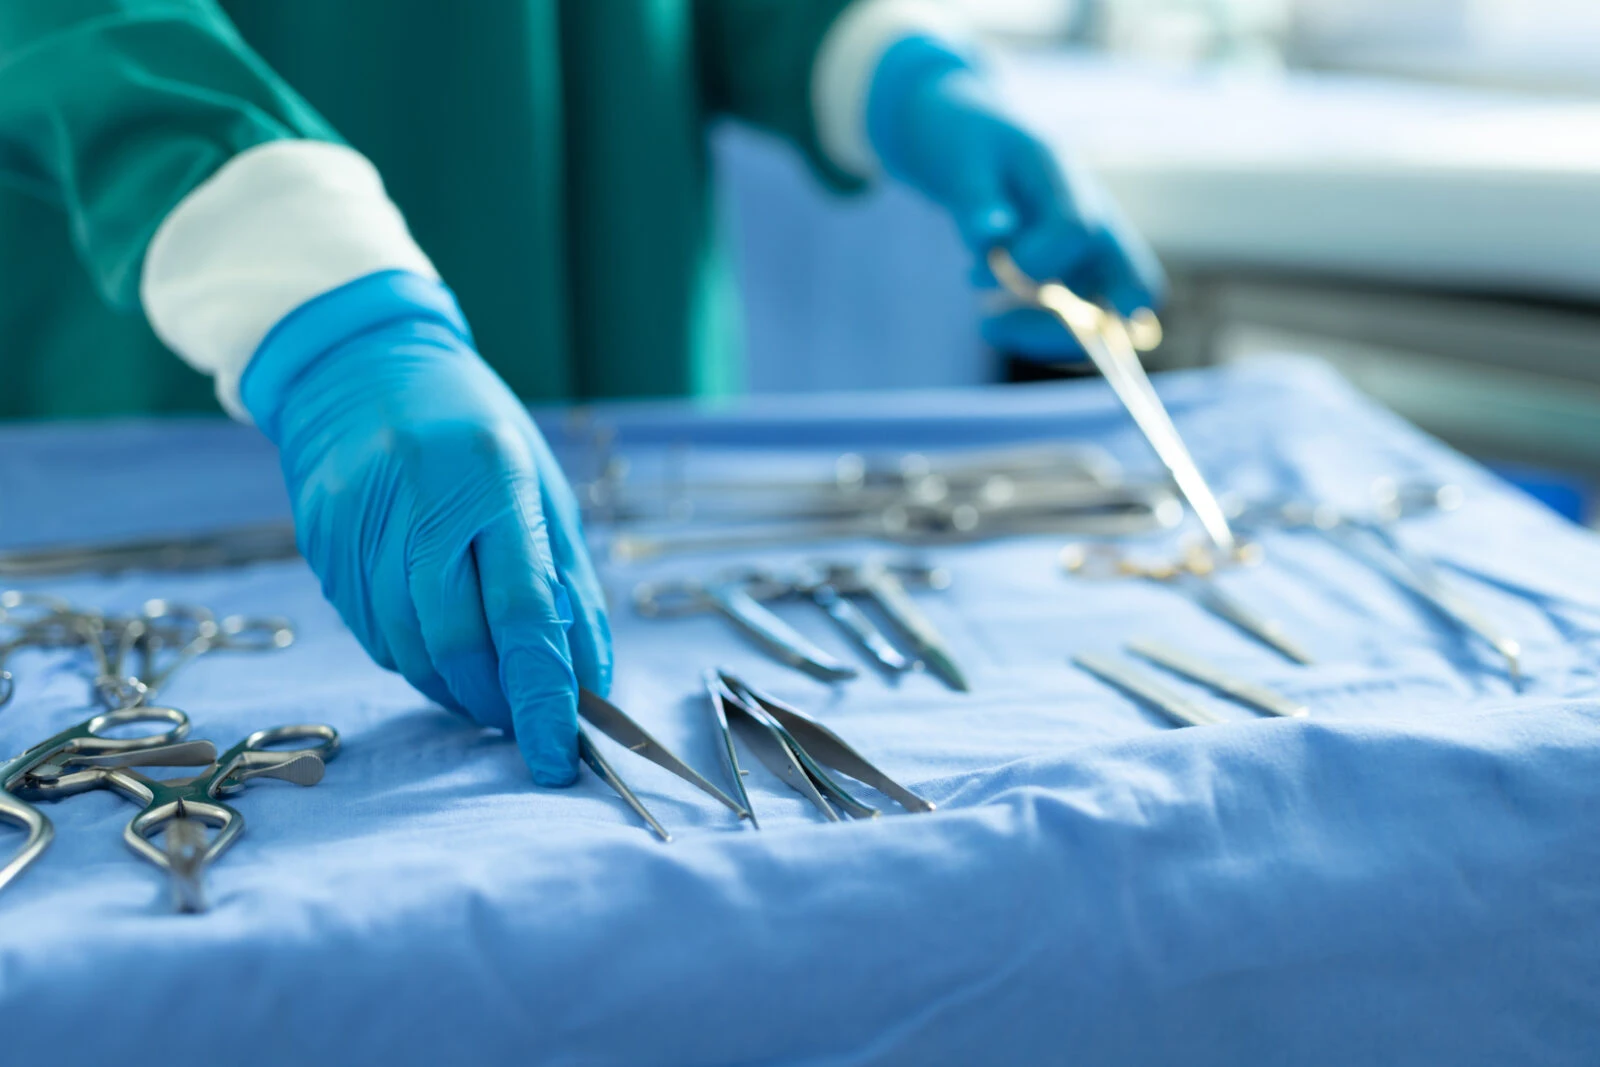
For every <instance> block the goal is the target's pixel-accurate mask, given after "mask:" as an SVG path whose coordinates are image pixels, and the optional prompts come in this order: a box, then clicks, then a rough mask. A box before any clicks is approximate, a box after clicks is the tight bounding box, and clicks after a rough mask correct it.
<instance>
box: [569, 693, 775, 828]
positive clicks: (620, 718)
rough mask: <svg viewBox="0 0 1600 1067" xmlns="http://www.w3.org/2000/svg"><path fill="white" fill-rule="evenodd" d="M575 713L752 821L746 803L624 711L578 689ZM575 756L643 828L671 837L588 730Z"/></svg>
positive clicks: (582, 734)
mask: <svg viewBox="0 0 1600 1067" xmlns="http://www.w3.org/2000/svg"><path fill="white" fill-rule="evenodd" d="M578 714H579V715H581V716H582V717H583V718H584V719H585V720H586V721H587V722H588V723H589V725H591V726H593V727H594V728H595V729H596V730H599V731H600V732H601V733H603V734H605V735H606V736H607V737H609V738H611V740H613V741H615V742H616V743H617V744H619V745H621V746H622V747H624V748H626V749H628V750H629V751H630V752H633V753H635V754H636V755H639V756H643V757H644V758H645V759H647V760H649V761H650V762H651V763H654V764H655V765H657V766H658V767H663V768H665V769H667V770H669V771H671V772H672V773H673V774H675V775H677V776H678V777H679V778H682V779H683V780H684V781H686V782H688V783H689V784H690V785H692V786H694V787H695V788H696V789H699V790H700V791H701V792H703V793H705V794H706V795H707V796H709V797H711V798H712V799H713V800H716V801H717V802H718V803H721V804H724V805H726V806H727V808H728V809H729V810H730V811H732V812H733V813H734V814H735V815H737V816H739V818H741V819H751V821H754V818H753V817H752V815H751V814H750V808H749V805H748V803H746V804H740V803H739V802H737V801H735V800H734V799H732V798H731V797H729V796H728V794H726V793H724V792H723V791H722V790H720V789H718V788H717V787H716V786H714V785H712V784H711V783H710V782H708V781H706V779H705V778H704V777H702V776H701V775H700V773H699V772H698V771H696V770H695V769H694V768H693V767H691V766H689V765H688V764H687V763H685V762H683V760H681V759H679V758H678V757H677V756H676V755H674V754H673V752H672V750H671V749H669V748H668V747H667V746H666V745H663V744H662V743H661V742H660V741H657V740H656V739H655V738H654V737H652V736H651V735H650V733H649V732H648V731H647V730H645V728H644V727H642V726H640V725H639V724H638V723H637V722H635V721H633V719H632V718H631V717H630V716H629V715H628V714H627V712H625V711H623V710H622V709H621V708H619V707H617V706H616V705H615V704H613V703H611V702H610V701H609V700H606V699H605V698H604V697H602V696H600V695H599V694H598V693H594V692H591V691H590V690H588V689H582V688H580V689H579V690H578ZM578 756H579V758H580V759H582V760H583V762H584V763H586V764H588V765H589V769H590V770H592V771H594V773H595V774H597V775H599V776H600V777H601V778H602V779H604V781H605V783H606V784H607V785H609V786H610V787H611V788H612V789H614V790H616V792H617V795H618V796H620V797H621V798H622V799H623V801H624V802H625V803H626V804H627V805H628V807H630V808H632V809H633V810H634V813H635V814H637V815H638V816H639V818H641V819H643V820H644V822H645V825H646V826H648V827H650V829H651V830H653V831H654V832H655V834H656V836H657V837H659V838H661V840H663V841H671V840H672V835H671V834H669V833H667V830H666V828H665V827H664V826H662V825H661V823H660V822H659V821H658V820H657V819H656V817H655V816H654V815H652V814H650V809H649V808H647V807H645V806H644V802H643V801H642V800H640V799H639V797H638V796H637V795H636V794H635V793H634V791H633V790H632V789H629V788H628V783H626V782H624V781H623V780H622V776H621V775H619V774H618V773H617V772H616V770H615V769H614V768H613V767H612V766H611V764H610V763H609V762H608V761H607V760H606V758H605V757H604V756H603V755H601V754H600V750H599V749H598V748H597V747H596V746H595V744H594V741H593V740H592V739H591V738H590V737H589V733H588V731H587V730H585V729H584V728H583V727H581V726H580V727H578Z"/></svg>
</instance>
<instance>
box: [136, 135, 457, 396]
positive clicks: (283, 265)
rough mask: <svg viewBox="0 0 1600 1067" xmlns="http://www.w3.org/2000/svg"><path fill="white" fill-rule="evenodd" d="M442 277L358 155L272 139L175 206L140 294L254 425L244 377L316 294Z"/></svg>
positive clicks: (157, 324) (149, 254) (155, 242)
mask: <svg viewBox="0 0 1600 1067" xmlns="http://www.w3.org/2000/svg"><path fill="white" fill-rule="evenodd" d="M382 270H405V271H411V272H412V273H415V274H420V275H422V276H424V277H427V278H435V279H437V278H438V276H439V275H438V272H437V271H435V270H434V268H433V264H432V263H431V262H429V260H428V257H427V256H425V255H424V254H423V252H422V249H420V248H418V247H417V244H416V242H415V241H413V240H412V239H411V233H410V231H409V230H407V229H406V223H405V219H404V218H402V217H401V215H400V210H399V208H397V207H395V205H394V203H393V202H392V201H390V199H389V197H388V195H387V194H386V193H385V192H384V189H383V180H382V179H381V178H379V176H378V171H377V169H376V168H375V167H373V165H372V164H371V163H370V162H368V161H367V158H366V157H365V156H363V155H361V153H359V152H357V151H355V150H354V149H351V148H347V147H345V146H344V145H338V144H331V143H328V142H325V141H298V140H290V141H272V142H269V143H267V144H263V145H258V146H256V147H254V148H251V149H247V150H246V151H244V152H241V153H239V154H238V155H237V156H235V157H234V158H233V159H231V160H229V161H228V162H227V163H226V164H224V165H223V166H222V168H221V169H220V170H218V171H217V172H216V173H215V174H213V175H212V176H211V177H210V178H208V179H207V180H206V181H205V182H203V183H201V184H200V185H199V186H197V187H195V189H193V190H192V191H191V192H190V193H189V195H188V196H186V197H184V198H183V200H181V201H180V202H179V203H178V206H177V207H175V208H173V209H172V212H171V213H170V214H168V216H167V217H166V219H165V220H163V222H162V223H161V226H160V227H159V228H158V229H157V230H156V234H155V237H154V238H153V239H152V240H151V242H150V247H149V249H148V250H147V251H146V253H145V260H144V270H143V273H142V275H141V277H140V284H139V296H140V300H141V302H142V303H143V304H144V312H145V315H146V317H147V318H148V319H149V320H150V325H151V327H152V328H153V329H154V330H155V332H156V336H157V337H160V338H161V340H162V341H163V342H165V343H166V345H167V347H169V348H171V349H172V350H173V351H174V352H176V353H177V354H178V355H179V356H181V357H182V358H183V359H184V361H185V362H187V363H188V364H189V365H190V366H192V367H194V368H195V369H196V370H200V371H203V372H204V373H206V374H210V375H212V376H213V377H214V378H215V379H216V388H217V399H219V400H220V401H221V402H222V406H223V407H224V408H225V409H227V411H228V413H229V414H231V415H232V416H233V417H234V418H237V419H240V420H241V421H245V422H248V421H250V416H249V414H248V413H247V412H246V411H245V410H244V406H243V405H242V404H241V403H240V401H239V379H240V378H241V377H242V376H243V374H244V370H245V367H246V365H247V364H249V362H250V358H251V357H252V356H253V355H255V351H256V349H257V348H258V347H260V345H261V342H262V340H263V339H265V337H266V336H267V334H268V332H270V331H271V330H272V328H273V327H274V326H276V325H277V324H278V322H279V321H280V320H282V319H283V317H284V316H285V315H287V314H289V313H290V312H291V311H293V310H294V309H295V308H297V307H299V306H300V305H301V304H304V303H305V302H306V301H308V300H310V299H312V298H313V297H316V296H320V295H321V294H323V293H326V292H328V291H330V290H333V289H337V288H338V287H339V286H341V285H345V284H346V283H348V282H352V281H355V280H356V279H357V278H361V277H364V276H366V275H368V274H372V273H374V272H376V271H382Z"/></svg>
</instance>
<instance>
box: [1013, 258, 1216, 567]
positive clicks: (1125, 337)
mask: <svg viewBox="0 0 1600 1067" xmlns="http://www.w3.org/2000/svg"><path fill="white" fill-rule="evenodd" d="M989 269H990V271H991V272H992V273H993V274H994V276H995V278H996V280H998V281H999V282H1000V284H1001V285H1003V286H1005V288H1006V289H1007V290H1009V291H1010V293H1011V295H1012V296H1014V297H1016V298H1017V299H1018V300H1021V301H1023V302H1025V303H1027V304H1030V305H1032V306H1034V307H1038V308H1042V309H1044V310H1045V311H1048V312H1050V313H1051V314H1053V315H1054V316H1055V317H1056V318H1057V319H1059V320H1061V324H1062V325H1063V326H1065V327H1066V328H1067V330H1068V332H1070V333H1071V334H1072V336H1073V337H1074V338H1076V339H1077V341H1078V344H1080V345H1081V346H1083V350H1084V351H1085V352H1086V353H1088V355H1089V358H1090V360H1092V361H1093V362H1094V365H1095V367H1096V368H1097V369H1098V370H1099V371H1100V374H1101V375H1102V376H1103V377H1104V378H1105V380H1106V382H1107V383H1108V384H1109V385H1110V386H1111V390H1112V392H1114V393H1115V394H1116V395H1117V399H1118V400H1120V401H1122V406H1123V407H1124V408H1126V409H1127V411H1128V414H1129V415H1131V416H1132V417H1133V421H1134V423H1135V424H1136V425H1137V426H1138V427H1139V431H1140V432H1141V433H1143V434H1144V437H1145V440H1146V441H1148V442H1150V447H1151V448H1153V449H1154V450H1155V453H1156V455H1157V456H1158V457H1159V458H1160V459H1161V462H1162V464H1163V465H1164V466H1165V467H1166V468H1167V470H1168V471H1170V472H1171V474H1172V478H1173V481H1175V482H1176V483H1177V485H1178V491H1179V492H1180V493H1182V494H1183V497H1184V499H1185V500H1187V501H1188V502H1189V506H1190V507H1191V508H1193V509H1194V513H1195V517H1196V518H1198V519H1199V520H1200V525H1201V526H1202V527H1204V528H1205V531H1206V536H1207V537H1209V538H1210V539H1211V542H1212V544H1214V545H1215V546H1216V548H1217V550H1218V551H1219V552H1220V553H1222V555H1223V557H1224V558H1228V557H1231V556H1232V555H1233V554H1234V552H1235V550H1236V547H1237V546H1236V542H1235V540H1234V536H1233V530H1232V528H1231V527H1230V526H1229V525H1228V516H1227V514H1226V513H1225V512H1224V511H1223V509H1222V505H1221V504H1220V503H1218V502H1217V497H1216V494H1215V493H1213V492H1212V491H1211V486H1210V485H1209V484H1208V483H1207V482H1206V479H1205V476H1204V475H1203V474H1201V473H1200V468H1199V467H1198V466H1196V465H1195V462H1194V457H1193V456H1192V455H1190V454H1189V446H1188V445H1186V444H1184V442H1183V437H1182V436H1181V435H1180V434H1179V433H1178V428H1177V427H1176V426H1174V425H1173V423H1172V417H1171V416H1170V415H1169V414H1168V413H1167V409H1166V405H1164V404H1162V402H1161V398H1160V397H1159V396H1157V395H1156V391H1155V389H1154V387H1152V386H1151V384H1150V378H1149V376H1148V375H1146V374H1145V371H1144V365H1143V364H1141V363H1140V362H1139V352H1138V349H1137V348H1136V346H1135V345H1134V341H1133V337H1132V334H1131V333H1130V329H1138V330H1140V331H1141V332H1154V330H1155V329H1158V328H1159V327H1158V326H1157V325H1156V324H1155V321H1154V316H1153V315H1152V316H1150V318H1149V320H1148V321H1145V320H1143V319H1141V320H1140V321H1139V322H1136V323H1132V324H1130V323H1129V322H1128V320H1126V319H1124V318H1123V317H1122V316H1121V315H1119V314H1117V313H1116V312H1114V311H1109V310H1107V309H1105V308H1102V307H1100V306H1099V305H1097V304H1091V303H1090V302H1089V301H1087V300H1084V299H1083V298H1082V297H1080V296H1078V295H1077V294H1076V293H1074V292H1073V291H1072V290H1070V289H1068V288H1067V287H1066V286H1065V285H1063V284H1061V283H1060V282H1059V281H1045V282H1037V281H1034V280H1033V279H1032V278H1030V277H1028V275H1027V274H1025V273H1024V272H1023V270H1022V268H1020V267H1018V266H1017V263H1016V261H1015V260H1014V259H1012V258H1011V255H1010V253H1008V252H1007V251H1006V250H1005V249H1003V248H999V247H996V248H993V249H991V250H990V252H989Z"/></svg>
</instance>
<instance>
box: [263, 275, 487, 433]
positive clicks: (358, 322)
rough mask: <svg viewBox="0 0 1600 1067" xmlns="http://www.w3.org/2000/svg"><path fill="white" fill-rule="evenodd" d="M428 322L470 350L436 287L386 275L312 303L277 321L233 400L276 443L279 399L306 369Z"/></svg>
mask: <svg viewBox="0 0 1600 1067" xmlns="http://www.w3.org/2000/svg"><path fill="white" fill-rule="evenodd" d="M418 321H422V322H431V323H434V324H436V325H438V326H442V327H444V328H445V329H447V330H449V331H450V332H451V333H453V334H455V336H456V337H458V338H459V339H460V340H461V341H462V342H463V343H465V344H466V345H468V346H470V345H471V344H472V332H471V331H470V330H469V329H468V328H467V320H466V318H465V316H463V315H462V314H461V307H460V305H458V304H457V303H456V298H455V295H454V294H453V293H451V292H450V290H449V289H447V288H446V287H445V285H444V283H442V282H438V281H435V280H433V279H432V278H424V277H423V276H422V275H420V274H412V273H410V272H409V271H400V270H386V271H379V272H377V273H376V274H368V275H366V276H365V277H362V278H357V279H356V280H355V281H353V282H349V283H348V284H345V285H341V286H340V287H339V288H337V289H330V290H329V291H328V292H326V293H323V294H322V295H321V296H317V297H314V298H312V299H310V300H308V301H306V302H305V303H304V304H301V305H300V306H299V307H297V308H295V309H294V310H293V311H291V312H289V314H287V315H285V316H284V317H283V318H282V319H280V320H279V321H278V324H277V325H276V326H274V327H273V328H272V329H271V331H269V332H268V333H267V336H266V337H265V338H263V339H262V341H261V345H260V347H259V348H257V349H256V352H255V355H254V356H252V357H251V358H250V363H249V365H248V366H247V367H245V371H244V377H243V378H242V379H241V380H240V382H239V398H240V400H241V401H243V403H244V406H245V410H247V411H249V412H250V416H251V418H253V419H255V421H256V425H257V426H259V427H260V428H261V431H262V432H263V433H265V434H266V435H267V437H268V438H269V439H271V440H273V441H277V440H278V414H279V412H280V410H281V409H282V407H283V398H284V396H285V394H286V393H287V392H288V390H289V388H290V387H291V386H292V385H293V384H294V381H295V379H296V378H298V377H299V376H300V375H301V374H302V373H304V372H305V370H306V368H307V367H310V366H311V365H312V364H314V363H316V362H317V361H319V360H321V359H323V358H324V357H325V356H327V355H328V354H329V353H331V352H334V351H335V350H337V349H339V348H341V347H342V346H344V345H345V344H347V343H348V342H350V341H352V340H354V339H355V338H357V337H360V336H362V335H363V334H366V333H370V332H371V331H373V330H375V329H378V328H380V327H382V326H387V325H389V324H391V323H395V322H418Z"/></svg>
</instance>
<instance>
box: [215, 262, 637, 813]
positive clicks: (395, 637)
mask: <svg viewBox="0 0 1600 1067" xmlns="http://www.w3.org/2000/svg"><path fill="white" fill-rule="evenodd" d="M241 395H242V399H243V401H244V404H245V407H246V408H247V409H248V410H249V411H250V414H251V415H252V416H254V418H255V420H256V424H257V425H258V426H259V427H260V428H261V429H262V430H263V431H264V432H265V433H266V435H267V436H268V437H269V438H271V440H272V442H273V443H274V444H276V445H277V446H278V450H279V454H280V459H281V461H282V465H283V473H284V478H285V479H286V480H287V482H288V486H289V496H290V500H291V502H292V505H293V509H294V518H295V527H296V530H297V531H298V535H297V540H298V542H299V546H300V550H301V552H302V553H303V554H304V555H305V558H306V560H307V561H308V562H309V563H310V564H311V568H312V570H314V571H315V572H316V573H317V576H318V577H319V578H320V579H321V581H322V589H323V592H324V593H325V594H326V595H327V597H328V599H329V600H330V601H332V602H333V604H334V606H335V607H337V608H338V610H339V614H340V615H341V616H342V617H343V618H344V621H345V622H346V623H347V624H348V625H349V627H350V628H351V629H352V630H353V631H355V634H356V636H357V638H359V639H360V641H361V644H362V646H363V647H365V648H366V650H367V652H368V653H370V654H371V656H372V658H373V659H374V660H376V661H377V662H378V663H379V664H381V665H382V666H384V667H386V668H388V669H390V670H395V671H399V672H400V673H401V674H402V675H403V676H404V677H405V678H406V680H407V681H409V682H410V683H411V684H412V685H414V686H415V687H416V688H417V689H418V690H420V691H421V692H422V693H423V694H424V695H426V696H427V697H428V698H430V699H431V700H434V701H436V702H437V703H439V704H441V705H443V706H444V707H446V708H449V709H451V710H453V711H457V712H461V713H463V714H466V715H468V716H470V717H471V718H473V719H474V720H476V721H477V722H479V723H482V724H484V725H486V726H497V727H500V728H502V729H504V730H507V731H510V732H512V733H513V734H515V736H516V740H517V744H518V746H519V748H520V749H521V752H522V756H523V759H524V760H526V761H527V764H528V768H529V770H531V771H532V772H533V777H534V780H535V781H536V782H538V783H539V784H540V785H548V786H560V785H567V784H570V783H571V782H572V781H573V779H574V778H575V777H576V776H577V689H576V687H577V684H578V683H579V682H582V683H583V684H584V685H585V686H588V687H590V688H592V689H595V690H597V691H599V692H601V693H602V694H603V693H605V692H606V691H607V689H608V688H609V686H610V679H611V635H610V631H609V628H608V625H607V621H606V612H605V602H604V599H603V597H602V594H601V591H600V585H599V582H598V580H597V579H596V577H595V573H594V569H593V567H592V566H591V565H590V562H589V559H588V556H587V554H586V552H585V550H584V545H583V538H582V534H581V532H580V529H579V522H578V506H577V501H576V500H575V499H574V497H573V495H572V491H571V489H570V488H569V487H568V486H567V482H566V479H565V478H564V477H563V476H562V473H561V470H560V468H559V467H558V466H557V465H556V463H555V460H554V458H553V457H552V455H551V453H550V449H549V447H548V446H547V445H546V444H545V441H544V439H543V438H542V437H541V436H540V434H539V431H538V429H537V428H536V427H535V426H534V424H533V420H532V419H530V418H529V417H528V413H527V411H526V410H524V408H523V406H522V404H521V403H519V402H518V400H517V398H516V397H515V396H513V395H512V393H511V391H510V389H508V388H507V387H506V385H505V383H504V382H502V381H501V380H500V377H499V376H498V375H496V374H495V372H494V371H493V370H491V369H490V368H489V366H488V365H487V364H486V363H484V361H483V360H482V359H481V358H480V357H479V356H478V354H477V352H476V351H475V350H474V348H473V344H472V338H471V334H470V333H469V332H468V330H467V325H466V322H465V320H464V319H463V318H462V316H461V312H460V309H459V308H458V307H457V306H456V302H455V299H454V298H453V297H452V296H451V294H450V292H449V290H447V289H446V288H445V287H444V286H442V285H440V284H439V283H438V282H434V281H431V280H428V279H425V278H422V277H420V276H417V275H414V274H407V273H404V272H398V271H394V272H384V273H380V274H373V275H369V276H367V277H365V278H362V279H359V280H357V281H354V282H351V283H350V284H348V285H346V286H343V287H342V288H339V289H336V290H334V291H332V292H330V293H326V294H324V295H322V296H320V297H318V298H316V299H315V300H312V301H310V302H308V303H306V304H304V305H302V306H301V307H300V308H298V309H297V310H296V311H294V312H293V313H291V314H290V315H289V316H288V317H287V318H285V319H284V320H283V321H282V322H280V323H279V324H278V325H277V327H275V328H274V329H273V331H272V332H271V333H270V334H269V335H268V336H267V338H266V340H265V341H264V342H263V343H262V345H261V347H260V348H259V349H258V350H257V352H256V354H255V356H254V357H253V358H252V360H251V362H250V365H249V367H248V368H247V369H246V371H245V375H244V379H243V381H242V383H241Z"/></svg>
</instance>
